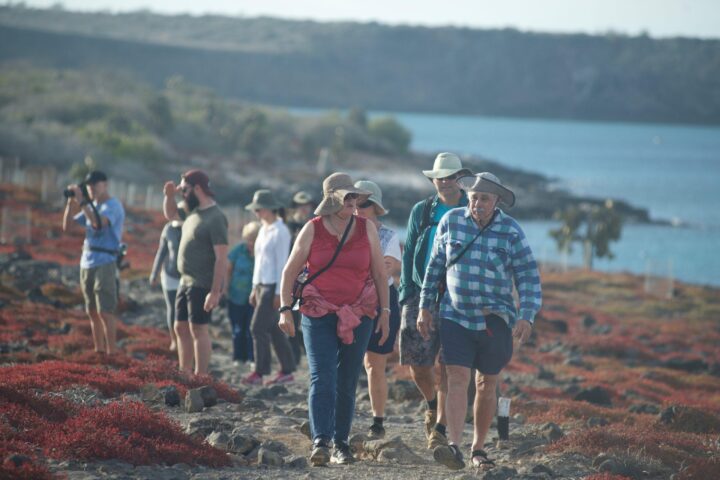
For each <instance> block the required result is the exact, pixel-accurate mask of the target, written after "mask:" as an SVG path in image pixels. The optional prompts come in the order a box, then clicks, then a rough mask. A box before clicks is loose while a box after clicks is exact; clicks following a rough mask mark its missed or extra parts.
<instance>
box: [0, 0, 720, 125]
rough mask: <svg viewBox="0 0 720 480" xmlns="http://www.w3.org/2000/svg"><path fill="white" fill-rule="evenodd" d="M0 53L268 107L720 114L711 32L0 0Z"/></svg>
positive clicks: (683, 117) (675, 117) (633, 116)
mask: <svg viewBox="0 0 720 480" xmlns="http://www.w3.org/2000/svg"><path fill="white" fill-rule="evenodd" d="M0 61H1V62H8V61H14V62H16V61H22V62H30V63H33V64H36V65H39V66H43V67H52V68H86V67H98V66H100V67H112V68H122V69H127V70H129V71H132V72H134V73H135V74H137V75H139V76H140V77H142V78H143V79H144V80H145V81H147V82H149V83H151V84H153V85H154V86H156V87H158V86H160V85H162V84H163V83H164V82H165V81H166V79H167V78H168V77H171V76H173V75H182V76H183V77H185V78H187V79H188V80H189V81H191V82H193V83H197V84H199V85H204V86H207V87H209V88H212V89H214V90H216V91H217V92H218V93H219V94H220V95H223V96H228V97H232V98H240V99H244V100H249V101H253V102H261V103H270V104H277V105H292V106H307V107H323V108H349V107H352V106H361V107H363V108H366V109H372V110H396V111H423V112H447V113H456V114H457V113H462V114H483V115H499V116H521V117H542V118H571V119H588V120H615V121H647V122H672V123H707V124H717V123H719V122H720V96H718V93H717V92H718V91H720V80H718V79H720V41H717V40H698V39H691V38H669V39H654V38H650V37H648V36H644V35H643V36H637V37H629V36H624V35H618V34H613V33H608V34H606V35H597V36H591V35H581V34H575V35H559V34H544V33H528V32H521V31H517V30H513V29H505V30H478V29H469V28H450V27H446V28H426V27H415V26H387V25H382V24H377V23H366V24H360V23H317V22H310V21H288V20H280V19H274V18H231V17H219V16H203V17H193V16H187V15H185V16H183V15H180V16H164V15H156V14H153V13H150V12H134V13H125V14H111V13H79V12H69V11H64V10H62V9H60V8H55V9H49V10H36V9H29V8H25V7H23V6H5V7H0Z"/></svg>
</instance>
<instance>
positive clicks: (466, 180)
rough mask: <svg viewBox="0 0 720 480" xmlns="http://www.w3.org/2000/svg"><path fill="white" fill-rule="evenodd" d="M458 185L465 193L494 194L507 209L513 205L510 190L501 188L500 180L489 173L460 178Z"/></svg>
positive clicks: (512, 194) (512, 195) (513, 199)
mask: <svg viewBox="0 0 720 480" xmlns="http://www.w3.org/2000/svg"><path fill="white" fill-rule="evenodd" d="M458 183H459V184H460V187H461V188H462V189H463V190H465V191H466V192H485V193H494V194H495V195H497V196H499V197H500V201H502V202H503V203H504V204H505V205H507V206H508V207H512V206H513V205H515V194H514V193H513V192H512V190H510V189H509V188H507V187H505V186H503V184H502V182H500V179H499V178H498V177H496V176H495V175H493V174H492V173H490V172H482V173H478V174H475V175H467V176H464V177H460V178H458Z"/></svg>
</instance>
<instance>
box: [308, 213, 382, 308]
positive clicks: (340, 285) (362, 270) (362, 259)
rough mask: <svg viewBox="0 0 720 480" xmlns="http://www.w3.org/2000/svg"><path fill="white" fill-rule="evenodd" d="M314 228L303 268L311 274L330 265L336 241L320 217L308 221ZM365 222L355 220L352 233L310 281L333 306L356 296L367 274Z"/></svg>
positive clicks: (367, 257)
mask: <svg viewBox="0 0 720 480" xmlns="http://www.w3.org/2000/svg"><path fill="white" fill-rule="evenodd" d="M311 221H312V222H313V226H314V227H315V233H314V236H313V241H312V245H311V246H310V255H309V256H308V260H307V266H308V275H312V274H313V273H315V272H317V271H318V270H320V269H321V268H323V267H324V266H325V265H327V264H328V262H330V259H331V258H332V256H333V254H334V253H335V250H336V249H337V246H338V243H340V241H339V240H338V239H337V237H335V236H334V235H332V234H331V233H330V232H328V231H327V229H326V228H325V225H323V222H322V217H315V218H313V219H312V220H311ZM366 221H367V220H366V219H364V218H362V217H358V216H356V217H355V231H353V233H352V236H351V237H350V238H348V239H347V240H346V241H345V245H343V247H342V249H340V253H339V254H338V256H337V258H336V259H335V262H333V264H332V266H331V267H330V268H329V269H327V270H325V271H324V272H323V273H322V274H321V275H320V276H318V277H317V278H316V279H315V280H313V281H312V284H313V285H314V286H315V287H316V288H317V289H318V290H319V291H320V293H321V294H322V296H323V298H325V300H327V301H328V302H330V303H332V304H334V305H350V304H352V303H354V302H355V300H356V299H357V298H358V297H359V296H360V292H362V289H363V287H364V286H365V282H366V281H367V279H368V276H369V275H370V242H369V241H368V236H367V227H366V223H365V222H366Z"/></svg>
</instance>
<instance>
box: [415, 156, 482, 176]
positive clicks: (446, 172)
mask: <svg viewBox="0 0 720 480" xmlns="http://www.w3.org/2000/svg"><path fill="white" fill-rule="evenodd" d="M456 173H460V174H462V175H472V172H471V171H470V170H468V169H467V168H463V166H462V162H461V161H460V157H458V156H457V155H455V154H454V153H448V152H443V153H438V155H437V157H435V163H433V169H432V170H423V175H425V176H426V177H428V178H430V179H433V178H445V177H449V176H450V175H454V174H456Z"/></svg>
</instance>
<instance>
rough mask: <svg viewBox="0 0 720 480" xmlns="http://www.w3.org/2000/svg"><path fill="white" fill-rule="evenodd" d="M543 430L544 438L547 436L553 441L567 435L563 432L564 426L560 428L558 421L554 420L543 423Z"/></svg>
mask: <svg viewBox="0 0 720 480" xmlns="http://www.w3.org/2000/svg"><path fill="white" fill-rule="evenodd" d="M541 432H542V436H543V437H544V438H547V439H548V440H550V441H551V442H554V441H555V440H559V439H561V438H562V437H564V436H565V432H563V430H562V428H560V427H559V426H558V425H557V424H556V423H553V422H548V423H546V424H545V425H543V427H542V430H541Z"/></svg>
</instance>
